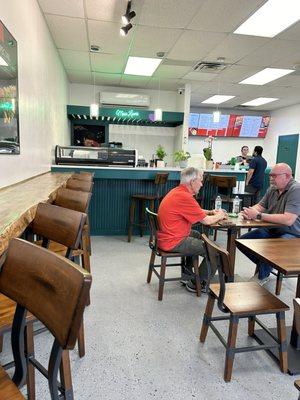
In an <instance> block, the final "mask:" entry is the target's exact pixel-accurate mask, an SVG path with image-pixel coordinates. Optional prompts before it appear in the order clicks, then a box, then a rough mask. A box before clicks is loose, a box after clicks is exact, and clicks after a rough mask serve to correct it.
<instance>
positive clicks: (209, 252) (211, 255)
mask: <svg viewBox="0 0 300 400" xmlns="http://www.w3.org/2000/svg"><path fill="white" fill-rule="evenodd" d="M201 238H202V240H203V242H204V248H205V253H206V262H207V265H208V269H211V270H212V269H214V270H216V269H217V270H218V277H219V282H220V294H219V298H218V307H219V309H220V310H221V311H222V312H228V310H227V309H226V307H225V306H224V297H225V291H226V286H225V277H227V276H230V275H233V274H232V273H231V269H232V268H231V262H230V254H229V253H228V251H227V250H225V249H222V247H220V246H218V245H217V244H216V243H215V242H213V241H211V240H210V239H208V237H207V236H206V235H205V234H202V235H201ZM208 276H210V271H209V273H208Z"/></svg>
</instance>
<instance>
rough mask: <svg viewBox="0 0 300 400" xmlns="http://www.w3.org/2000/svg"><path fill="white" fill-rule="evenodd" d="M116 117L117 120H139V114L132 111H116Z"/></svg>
mask: <svg viewBox="0 0 300 400" xmlns="http://www.w3.org/2000/svg"><path fill="white" fill-rule="evenodd" d="M116 117H118V118H139V117H140V113H139V112H138V111H134V110H126V111H125V110H119V109H118V110H116Z"/></svg>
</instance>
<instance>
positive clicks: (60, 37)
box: [46, 15, 89, 51]
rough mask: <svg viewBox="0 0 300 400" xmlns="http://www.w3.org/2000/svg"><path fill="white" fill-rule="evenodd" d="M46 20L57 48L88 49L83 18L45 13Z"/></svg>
mask: <svg viewBox="0 0 300 400" xmlns="http://www.w3.org/2000/svg"><path fill="white" fill-rule="evenodd" d="M46 20H47V23H48V26H49V29H50V31H51V33H52V36H53V39H54V41H55V44H56V46H57V47H58V48H59V49H69V50H79V51H80V50H81V51H88V50H89V46H88V39H87V34H86V29H85V22H84V20H83V19H79V18H71V17H60V16H58V15H46Z"/></svg>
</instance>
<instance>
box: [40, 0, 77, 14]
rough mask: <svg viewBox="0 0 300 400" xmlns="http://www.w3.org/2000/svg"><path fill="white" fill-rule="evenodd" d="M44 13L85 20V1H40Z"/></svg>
mask: <svg viewBox="0 0 300 400" xmlns="http://www.w3.org/2000/svg"><path fill="white" fill-rule="evenodd" d="M38 3H39V5H40V7H41V9H42V10H43V12H44V13H46V14H47V13H48V14H56V15H65V16H69V17H77V18H84V8H83V0H68V1H61V0H38Z"/></svg>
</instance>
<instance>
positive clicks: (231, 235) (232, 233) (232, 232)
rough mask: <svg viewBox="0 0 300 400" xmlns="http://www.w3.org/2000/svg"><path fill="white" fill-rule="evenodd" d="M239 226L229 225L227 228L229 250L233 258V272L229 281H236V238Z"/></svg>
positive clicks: (231, 258)
mask: <svg viewBox="0 0 300 400" xmlns="http://www.w3.org/2000/svg"><path fill="white" fill-rule="evenodd" d="M237 231H238V230H237V228H236V227H228V229H227V251H228V253H229V254H230V260H231V274H230V276H228V278H227V282H234V267H235V253H236V245H235V239H236V237H237Z"/></svg>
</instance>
